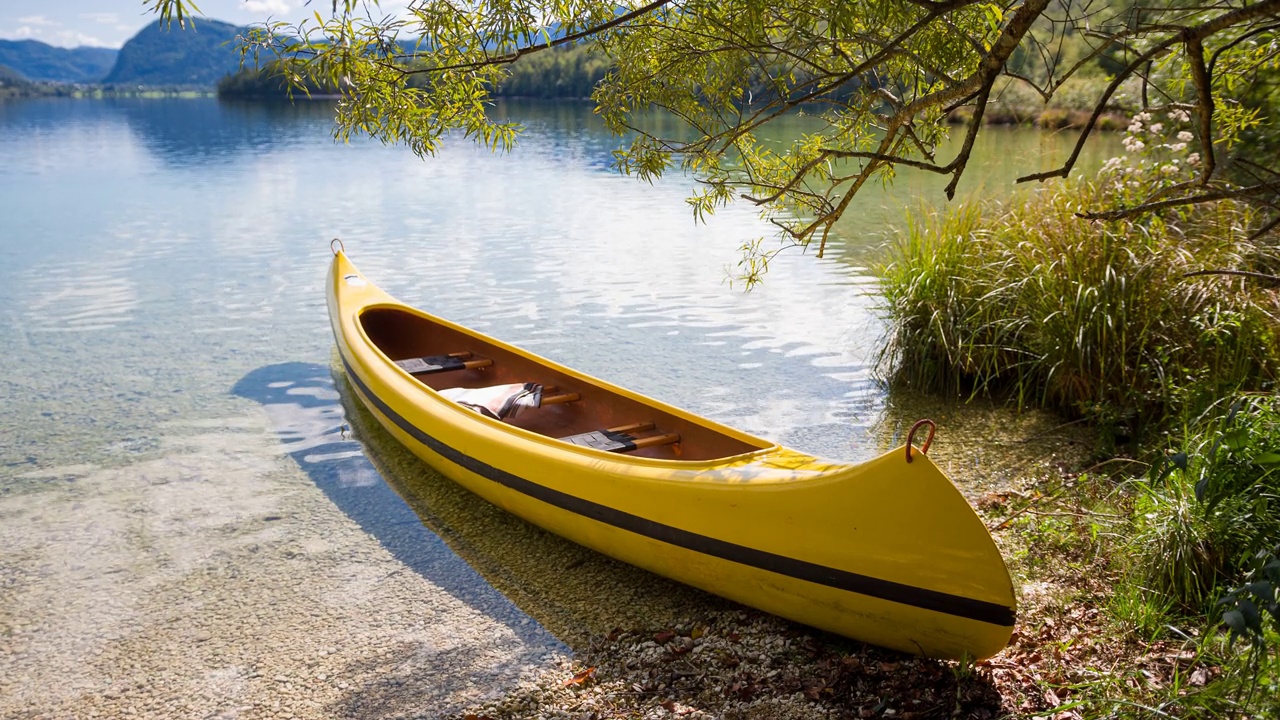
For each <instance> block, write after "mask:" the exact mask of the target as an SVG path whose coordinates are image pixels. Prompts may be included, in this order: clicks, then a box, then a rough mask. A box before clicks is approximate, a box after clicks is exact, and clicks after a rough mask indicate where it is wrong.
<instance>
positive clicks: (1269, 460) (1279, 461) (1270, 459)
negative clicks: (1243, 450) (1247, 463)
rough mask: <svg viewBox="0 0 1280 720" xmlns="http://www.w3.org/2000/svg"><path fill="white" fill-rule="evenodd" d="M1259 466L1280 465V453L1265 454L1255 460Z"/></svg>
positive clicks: (1269, 452)
mask: <svg viewBox="0 0 1280 720" xmlns="http://www.w3.org/2000/svg"><path fill="white" fill-rule="evenodd" d="M1253 461H1254V462H1256V463H1258V464H1259V465H1280V452H1271V451H1268V452H1264V453H1261V454H1259V455H1258V456H1257V457H1255V458H1254V459H1253Z"/></svg>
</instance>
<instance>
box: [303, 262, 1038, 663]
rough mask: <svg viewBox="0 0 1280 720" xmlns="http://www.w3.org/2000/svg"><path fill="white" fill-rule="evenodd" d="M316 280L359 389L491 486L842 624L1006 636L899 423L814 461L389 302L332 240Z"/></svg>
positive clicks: (695, 581) (762, 605) (959, 519)
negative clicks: (868, 453) (512, 409)
mask: <svg viewBox="0 0 1280 720" xmlns="http://www.w3.org/2000/svg"><path fill="white" fill-rule="evenodd" d="M327 287H328V291H327V294H328V305H329V318H330V322H331V323H332V325H333V333H334V338H335V340H336V342H337V346H338V350H339V351H340V354H341V356H342V363H343V365H344V367H345V369H346V373H347V376H348V378H349V379H350V381H351V385H352V387H353V388H354V390H355V392H356V394H357V395H358V397H359V398H360V400H361V402H363V403H364V404H365V405H366V406H367V407H368V408H369V410H370V412H371V413H372V414H373V416H374V417H376V418H377V419H378V421H379V422H380V423H381V424H382V425H383V426H384V427H386V429H387V431H388V432H390V433H391V434H392V435H393V436H394V437H395V438H396V439H397V440H399V441H400V442H401V443H403V444H404V445H405V446H406V447H408V448H409V449H410V450H411V451H412V452H413V453H414V454H415V455H418V456H419V457H421V458H422V459H423V460H424V461H426V462H427V463H428V464H430V465H431V466H433V467H435V468H436V469H438V470H439V471H440V472H441V473H443V474H445V475H446V476H448V477H450V478H452V479H453V480H454V481H456V482H458V483H460V484H461V485H462V486H464V487H466V488H467V489H469V490H471V491H472V492H474V493H475V494H477V495H479V496H480V497H482V498H484V499H486V500H488V501H489V502H492V503H494V504H495V505H498V506H499V507H501V508H503V509H505V510H507V511H509V512H512V513H514V514H516V515H518V516H519V517H522V518H524V519H526V520H528V521H529V522H532V523H534V524H536V525H539V526H541V527H543V528H545V529H547V530H549V531H551V532H553V533H556V534H558V535H561V536H563V537H565V538H568V539H569V540H572V541H574V542H577V543H580V544H582V545H585V546H587V547H589V548H592V549H594V550H597V551H599V552H602V553H604V554H606V555H609V556H612V557H614V558H617V559H618V560H621V561H623V562H627V563H630V564H632V565H636V566H639V567H642V568H645V569H647V570H650V571H652V572H655V573H658V574H659V575H664V576H666V577H669V578H672V579H674V580H677V581H680V582H683V583H687V584H689V585H693V586H695V587H698V588H702V589H703V590H706V591H708V592H712V593H715V594H717V595H720V596H723V597H726V598H729V599H731V600H735V601H737V602H740V603H743V604H745V605H750V606H752V607H755V608H759V609H761V610H765V611H767V612H771V613H774V614H777V615H780V616H782V617H785V618H789V619H791V620H795V621H798V622H801V623H805V624H808V625H812V626H814V627H816V628H821V629H823V630H828V631H831V632H834V633H838V634H840V635H844V636H847V637H850V638H855V639H858V640H863V641H866V642H870V643H874V644H877V645H882V646H885V647H890V648H895V649H898V650H903V651H906V652H911V653H918V654H922V655H927V656H931V657H941V658H960V657H964V656H969V657H973V658H984V657H988V656H990V655H993V654H995V653H996V652H998V651H999V650H1000V649H1001V648H1003V647H1004V646H1005V644H1006V643H1008V641H1009V637H1010V635H1011V633H1012V631H1013V624H1014V618H1015V613H1016V601H1015V599H1014V592H1013V585H1012V582H1011V581H1010V579H1009V573H1008V570H1007V569H1006V567H1005V564H1004V560H1003V559H1002V558H1001V556H1000V552H999V550H997V548H996V546H995V543H994V542H993V541H992V539H991V535H990V534H989V533H988V532H987V529H986V527H985V526H984V525H983V524H982V522H981V521H980V520H979V518H978V517H977V515H976V514H975V513H974V511H973V509H972V508H971V507H970V506H969V504H968V502H967V501H966V500H965V499H964V496H963V495H961V494H960V492H959V491H958V490H957V489H956V488H955V486H954V485H952V483H951V481H950V480H948V479H947V477H946V476H945V475H944V474H943V473H942V471H941V470H939V469H938V467H937V466H936V465H935V464H934V463H933V462H932V461H931V460H930V459H929V458H928V457H927V456H926V455H925V454H924V452H923V451H921V450H914V451H913V449H912V446H911V444H910V441H908V444H907V445H906V446H904V447H902V448H899V449H897V450H894V451H892V452H889V453H886V454H885V455H882V456H880V457H878V458H875V459H873V460H870V461H868V462H865V463H861V464H857V465H847V464H841V463H835V462H832V461H828V460H822V459H819V458H815V457H812V456H809V455H806V454H804V453H800V452H796V451H794V450H789V449H787V448H784V447H781V446H779V445H777V444H775V443H772V442H769V441H767V440H763V439H761V438H757V437H753V436H751V435H748V434H746V433H743V432H740V431H737V430H734V429H733V428H730V427H726V426H724V425H721V424H719V423H716V422H713V421H711V420H708V419H706V418H701V417H698V416H696V415H693V414H691V413H688V412H685V411H683V410H680V409H678V408H675V407H672V406H670V405H667V404H665V403H662V402H659V401H657V400H653V399H651V398H648V397H645V396H643V395H640V394H638V393H634V392H631V391H629V390H626V389H624V388H621V387H618V386H616V385H613V384H611V383H608V382H605V381H603V380H599V379H597V378H593V377H590V376H588V375H585V374H583V373H580V372H577V371H574V370H572V369H570V368H567V367H564V366H563V365H560V364H558V363H555V362H552V361H551V360H547V359H545V358H541V357H538V356H537V355H534V354H533V353H530V352H527V351H524V350H521V349H519V348H517V347H514V346H512V345H508V344H506V343H503V342H501V341H499V340H496V339H494V338H490V337H487V336H485V335H483V334H481V333H478V332H475V331H473V330H469V329H467V328H465V327H462V326H460V325H457V324H454V323H451V322H449V321H447V320H443V319H441V318H438V317H434V316H432V315H429V314H427V313H425V312H422V311H421V310H417V309H415V308H412V307H410V306H408V305H405V304H404V303H401V302H399V301H398V300H396V299H395V298H393V297H391V296H390V295H388V294H387V293H386V292H384V291H383V290H381V289H380V288H378V287H377V286H376V285H374V284H373V283H371V282H369V281H368V280H367V279H366V278H365V277H364V276H363V275H361V274H360V273H359V271H357V270H356V268H355V266H353V265H352V264H351V262H350V261H349V260H348V259H347V257H346V255H345V254H344V253H343V252H342V251H341V250H337V251H335V254H334V258H333V263H332V265H331V266H330V272H329V279H328V283H327ZM496 387H514V388H517V390H519V389H520V388H522V387H524V388H529V391H527V392H520V393H519V395H520V398H521V399H520V400H518V401H515V404H516V405H519V406H521V408H522V409H520V410H519V412H518V413H516V414H511V415H507V414H505V413H504V412H500V411H501V410H506V409H507V408H499V407H496V406H494V405H493V404H492V403H489V405H490V407H492V408H493V410H492V411H491V410H490V409H489V408H485V407H481V406H482V405H485V403H486V402H487V400H488V398H489V396H490V395H492V393H491V392H490V391H491V390H492V389H494V388H496ZM476 398H480V401H475V400H476ZM512 402H513V401H511V400H510V399H509V400H508V402H507V405H512ZM495 412H496V415H497V417H495V416H494V415H495ZM498 417H502V418H503V419H498ZM926 447H927V444H926Z"/></svg>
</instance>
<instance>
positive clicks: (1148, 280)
mask: <svg viewBox="0 0 1280 720" xmlns="http://www.w3.org/2000/svg"><path fill="white" fill-rule="evenodd" d="M1114 192H1115V189H1114V187H1113V186H1110V185H1107V184H1104V183H1095V182H1085V181H1077V182H1075V183H1073V184H1071V185H1068V186H1064V187H1060V188H1056V189H1049V190H1041V191H1039V192H1033V193H1028V194H1026V195H1024V196H1022V197H1020V198H1017V199H1015V200H1013V201H1011V202H1010V203H1008V204H1003V205H996V204H986V205H967V206H962V207H960V208H957V209H953V210H950V211H947V212H920V213H916V214H914V215H913V216H912V217H911V218H910V223H909V227H908V229H907V230H906V231H905V232H903V233H902V234H901V235H900V237H899V238H898V241H897V242H896V243H895V244H894V245H893V246H892V248H891V257H890V259H889V262H888V263H886V265H885V266H884V267H883V268H882V291H883V297H884V309H885V312H886V314H887V316H888V318H889V320H890V328H891V329H890V334H889V338H888V343H887V344H886V346H885V349H884V351H883V353H882V355H881V358H880V369H881V372H882V374H883V375H884V376H885V377H886V378H888V379H889V380H890V381H891V382H892V383H895V384H899V385H904V386H909V387H914V388H917V389H921V390H925V391H931V392H942V393H948V394H960V395H994V396H1003V397H1009V398H1012V399H1013V400H1014V401H1015V402H1016V403H1017V404H1018V405H1019V406H1038V407H1046V408H1052V409H1056V410H1058V411H1061V412H1063V413H1065V414H1067V415H1070V416H1077V417H1079V416H1083V417H1088V418H1090V419H1092V420H1095V421H1097V422H1099V424H1100V426H1102V427H1105V428H1110V429H1112V430H1114V431H1115V432H1116V433H1117V434H1119V435H1120V436H1125V435H1129V434H1131V433H1133V432H1138V431H1141V430H1143V429H1150V428H1151V427H1153V426H1159V425H1162V424H1163V423H1164V422H1165V421H1166V420H1168V419H1170V418H1172V417H1173V416H1174V415H1175V410H1178V411H1180V410H1181V409H1182V408H1185V407H1188V406H1196V405H1199V406H1200V407H1204V406H1205V405H1207V404H1208V403H1209V402H1212V401H1213V400H1214V399H1216V398H1218V397H1221V396H1222V395H1223V394H1225V393H1227V392H1230V391H1234V390H1241V389H1243V390H1265V389H1268V388H1272V387H1274V386H1275V383H1276V380H1277V378H1278V377H1280V329H1278V327H1280V302H1277V294H1276V291H1275V290H1274V289H1270V288H1266V287H1264V286H1263V284H1262V283H1259V282H1257V281H1255V280H1251V279H1245V278H1239V277H1234V276H1224V275H1207V276H1198V277H1187V274H1188V273H1192V272H1197V271H1203V270H1217V269H1235V270H1247V269H1251V268H1253V267H1258V266H1259V265H1265V264H1268V263H1270V262H1272V261H1273V259H1274V258H1275V257H1276V256H1277V251H1276V248H1275V247H1274V246H1268V245H1267V244H1266V241H1265V240H1262V241H1248V240H1246V238H1247V236H1248V230H1249V228H1251V227H1253V225H1254V224H1255V219H1254V213H1253V211H1252V210H1251V209H1250V208H1249V207H1248V206H1246V205H1243V204H1240V203H1231V202H1221V203H1216V204H1212V205H1206V206H1201V207H1195V208H1191V209H1184V210H1183V211H1181V212H1180V213H1178V214H1172V213H1171V214H1168V215H1164V216H1148V217H1147V218H1145V219H1143V220H1141V221H1119V222H1106V223H1104V222H1099V221H1089V220H1084V219H1082V218H1081V217H1079V215H1078V214H1077V213H1080V212H1082V211H1083V210H1085V209H1086V208H1092V207H1097V206H1099V204H1101V203H1103V202H1106V201H1110V200H1114V199H1115V197H1114ZM1272 242H1273V243H1274V241H1272Z"/></svg>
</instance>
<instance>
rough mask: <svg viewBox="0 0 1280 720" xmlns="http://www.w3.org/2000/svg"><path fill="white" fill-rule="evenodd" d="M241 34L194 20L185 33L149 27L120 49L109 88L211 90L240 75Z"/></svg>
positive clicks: (223, 25) (108, 78)
mask: <svg viewBox="0 0 1280 720" xmlns="http://www.w3.org/2000/svg"><path fill="white" fill-rule="evenodd" d="M239 32H240V28H238V27H236V26H235V25H232V24H230V23H224V22H218V21H217V20H196V22H195V24H194V25H189V26H188V27H187V28H186V29H185V30H183V29H179V27H178V26H177V25H176V24H174V25H171V26H170V27H168V28H165V27H162V26H161V23H160V21H158V20H157V21H156V22H153V23H151V24H150V25H148V26H146V27H145V28H143V29H142V30H141V31H139V32H138V34H137V35H134V36H133V37H132V38H130V39H129V41H128V42H126V43H125V44H124V47H122V48H120V55H119V57H117V58H116V63H115V67H113V68H111V72H110V73H109V74H108V75H107V76H106V78H104V79H103V81H102V82H104V83H106V84H108V85H189V86H198V87H208V88H212V87H213V86H214V85H217V83H218V81H219V80H221V79H222V77H223V76H224V75H230V74H233V73H235V72H236V71H237V70H239V69H240V51H239V50H238V49H237V48H236V43H235V39H236V35H237V34H238V33H239Z"/></svg>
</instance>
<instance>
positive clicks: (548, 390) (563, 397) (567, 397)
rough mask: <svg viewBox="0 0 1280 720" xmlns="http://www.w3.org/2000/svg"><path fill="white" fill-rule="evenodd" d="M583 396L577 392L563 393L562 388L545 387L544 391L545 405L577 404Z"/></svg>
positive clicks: (543, 399) (543, 402)
mask: <svg viewBox="0 0 1280 720" xmlns="http://www.w3.org/2000/svg"><path fill="white" fill-rule="evenodd" d="M581 399H582V396H581V395H579V394H578V393H576V392H561V391H560V388H558V387H554V386H548V387H544V388H543V389H542V404H543V405H561V404H564V403H571V402H577V401H579V400H581Z"/></svg>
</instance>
